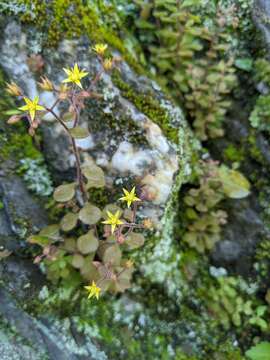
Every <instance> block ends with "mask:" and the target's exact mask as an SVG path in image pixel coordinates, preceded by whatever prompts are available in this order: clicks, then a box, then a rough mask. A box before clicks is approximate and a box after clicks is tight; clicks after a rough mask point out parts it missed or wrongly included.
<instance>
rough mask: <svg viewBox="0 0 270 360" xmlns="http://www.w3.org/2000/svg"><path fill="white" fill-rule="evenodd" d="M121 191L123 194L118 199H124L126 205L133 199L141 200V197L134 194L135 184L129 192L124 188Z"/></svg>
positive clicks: (133, 200)
mask: <svg viewBox="0 0 270 360" xmlns="http://www.w3.org/2000/svg"><path fill="white" fill-rule="evenodd" d="M123 192H124V195H125V196H123V197H121V198H120V199H119V200H121V201H126V202H127V206H128V207H130V205H131V204H132V203H133V202H135V201H141V199H139V198H138V197H137V196H136V193H135V186H134V187H133V188H132V190H131V191H130V192H128V191H127V190H126V189H123Z"/></svg>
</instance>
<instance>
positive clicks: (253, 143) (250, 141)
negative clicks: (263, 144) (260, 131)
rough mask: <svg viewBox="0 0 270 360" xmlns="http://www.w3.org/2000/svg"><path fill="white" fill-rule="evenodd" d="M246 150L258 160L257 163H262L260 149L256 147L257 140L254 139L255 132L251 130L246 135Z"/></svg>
mask: <svg viewBox="0 0 270 360" xmlns="http://www.w3.org/2000/svg"><path fill="white" fill-rule="evenodd" d="M248 145H249V147H248V151H249V154H250V156H251V157H252V158H253V159H254V160H256V161H258V162H259V163H261V164H263V163H264V159H263V156H262V154H261V151H260V150H259V149H258V147H257V140H256V135H255V132H254V131H253V130H251V132H250V134H249V137H248Z"/></svg>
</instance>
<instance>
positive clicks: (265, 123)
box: [249, 95, 270, 131]
mask: <svg viewBox="0 0 270 360" xmlns="http://www.w3.org/2000/svg"><path fill="white" fill-rule="evenodd" d="M269 119H270V95H261V96H259V97H258V99H257V101H256V104H255V107H254V109H253V111H252V112H251V114H250V117H249V121H250V123H251V125H252V126H253V127H254V128H256V129H258V130H260V131H270V120H269Z"/></svg>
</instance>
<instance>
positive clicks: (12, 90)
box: [6, 81, 22, 96]
mask: <svg viewBox="0 0 270 360" xmlns="http://www.w3.org/2000/svg"><path fill="white" fill-rule="evenodd" d="M6 84H7V86H6V92H8V93H9V94H10V95H12V96H22V90H21V89H20V88H19V86H18V85H17V84H15V82H13V81H12V82H11V83H6Z"/></svg>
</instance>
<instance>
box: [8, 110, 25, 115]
mask: <svg viewBox="0 0 270 360" xmlns="http://www.w3.org/2000/svg"><path fill="white" fill-rule="evenodd" d="M21 113H22V112H21V111H20V110H18V109H11V110H7V111H5V112H4V114H5V115H19V114H21Z"/></svg>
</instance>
